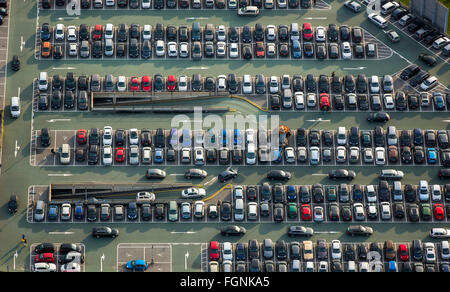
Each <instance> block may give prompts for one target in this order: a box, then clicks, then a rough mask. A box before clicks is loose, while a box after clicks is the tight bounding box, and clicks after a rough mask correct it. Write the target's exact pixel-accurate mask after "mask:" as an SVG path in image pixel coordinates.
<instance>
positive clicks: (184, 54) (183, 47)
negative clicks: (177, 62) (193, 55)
mask: <svg viewBox="0 0 450 292" xmlns="http://www.w3.org/2000/svg"><path fill="white" fill-rule="evenodd" d="M179 46H180V48H179V56H180V58H188V57H189V44H188V43H186V42H181V43H180V45H179Z"/></svg>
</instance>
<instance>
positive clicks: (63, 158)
mask: <svg viewBox="0 0 450 292" xmlns="http://www.w3.org/2000/svg"><path fill="white" fill-rule="evenodd" d="M59 159H60V162H61V164H69V163H70V146H69V144H62V146H61V148H60V152H59Z"/></svg>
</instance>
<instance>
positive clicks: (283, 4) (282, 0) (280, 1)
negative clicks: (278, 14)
mask: <svg viewBox="0 0 450 292" xmlns="http://www.w3.org/2000/svg"><path fill="white" fill-rule="evenodd" d="M277 2H278V8H286V7H287V1H286V0H277Z"/></svg>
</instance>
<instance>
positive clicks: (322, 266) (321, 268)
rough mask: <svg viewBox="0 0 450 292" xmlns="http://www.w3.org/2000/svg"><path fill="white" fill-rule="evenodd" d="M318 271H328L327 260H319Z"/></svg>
mask: <svg viewBox="0 0 450 292" xmlns="http://www.w3.org/2000/svg"><path fill="white" fill-rule="evenodd" d="M319 272H322V273H326V272H328V262H325V261H321V262H319Z"/></svg>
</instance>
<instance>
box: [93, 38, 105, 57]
mask: <svg viewBox="0 0 450 292" xmlns="http://www.w3.org/2000/svg"><path fill="white" fill-rule="evenodd" d="M92 56H93V57H94V58H101V57H102V56H103V49H102V41H95V42H94V43H93V44H92Z"/></svg>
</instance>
